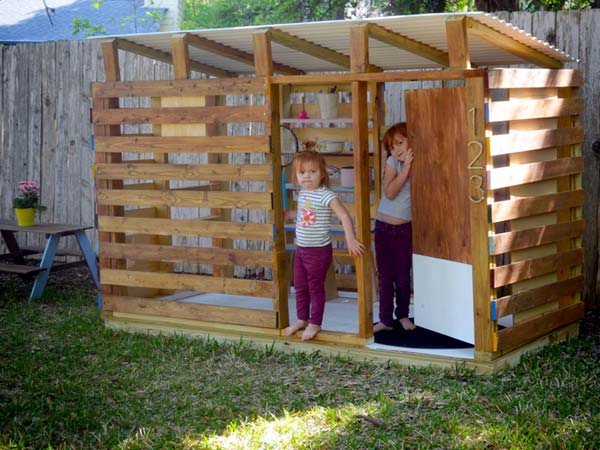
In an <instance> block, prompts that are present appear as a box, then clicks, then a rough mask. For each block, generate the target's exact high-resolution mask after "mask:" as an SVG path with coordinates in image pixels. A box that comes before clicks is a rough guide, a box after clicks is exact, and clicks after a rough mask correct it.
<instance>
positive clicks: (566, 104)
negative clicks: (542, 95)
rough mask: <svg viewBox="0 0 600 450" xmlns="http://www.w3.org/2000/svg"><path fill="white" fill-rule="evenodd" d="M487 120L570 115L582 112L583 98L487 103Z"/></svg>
mask: <svg viewBox="0 0 600 450" xmlns="http://www.w3.org/2000/svg"><path fill="white" fill-rule="evenodd" d="M488 108H489V116H488V122H504V121H506V120H526V119H540V118H544V117H560V116H572V115H576V114H581V113H582V112H583V99H582V98H579V97H573V98H556V99H544V100H511V101H505V102H491V103H489V104H488Z"/></svg>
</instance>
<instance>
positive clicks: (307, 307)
mask: <svg viewBox="0 0 600 450" xmlns="http://www.w3.org/2000/svg"><path fill="white" fill-rule="evenodd" d="M332 258H333V250H332V246H331V244H329V245H326V246H325V247H299V246H298V247H296V257H295V258H294V288H295V289H296V315H297V317H298V320H307V321H308V322H309V323H311V324H313V325H318V326H321V323H322V322H323V312H324V311H325V278H326V277H327V271H328V270H329V265H330V264H331V259H332ZM309 313H310V316H309Z"/></svg>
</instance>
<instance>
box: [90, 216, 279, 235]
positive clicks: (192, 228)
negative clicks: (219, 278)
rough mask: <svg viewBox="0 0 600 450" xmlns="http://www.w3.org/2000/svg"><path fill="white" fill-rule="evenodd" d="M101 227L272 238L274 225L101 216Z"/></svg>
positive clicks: (127, 231)
mask: <svg viewBox="0 0 600 450" xmlns="http://www.w3.org/2000/svg"><path fill="white" fill-rule="evenodd" d="M98 228H99V231H107V232H113V233H141V234H157V235H161V236H205V237H220V238H224V239H226V238H230V239H250V240H262V241H271V240H272V238H273V225H272V224H262V223H242V222H220V221H216V220H215V221H212V220H211V221H202V220H197V219H185V220H175V219H144V218H137V217H108V216H99V217H98Z"/></svg>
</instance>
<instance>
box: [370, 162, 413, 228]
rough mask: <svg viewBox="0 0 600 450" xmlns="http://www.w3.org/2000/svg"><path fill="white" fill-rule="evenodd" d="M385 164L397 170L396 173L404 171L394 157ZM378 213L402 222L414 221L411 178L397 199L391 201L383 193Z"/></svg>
mask: <svg viewBox="0 0 600 450" xmlns="http://www.w3.org/2000/svg"><path fill="white" fill-rule="evenodd" d="M385 164H386V165H388V166H392V167H393V168H394V169H395V170H396V173H400V171H401V170H402V163H401V162H400V161H398V160H397V159H396V158H394V157H393V156H389V157H388V159H387V161H386V162H385ZM377 212H379V213H381V214H385V215H387V216H392V217H396V218H398V219H402V220H412V211H411V206H410V178H409V179H408V180H406V183H404V186H402V189H400V192H398V195H396V197H395V198H393V199H391V200H390V199H389V198H387V197H386V196H385V194H384V193H383V192H382V193H381V201H380V202H379V208H378V209H377Z"/></svg>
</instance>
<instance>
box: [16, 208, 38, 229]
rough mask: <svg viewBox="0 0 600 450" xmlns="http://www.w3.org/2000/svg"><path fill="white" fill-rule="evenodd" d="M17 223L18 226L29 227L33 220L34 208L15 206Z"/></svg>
mask: <svg viewBox="0 0 600 450" xmlns="http://www.w3.org/2000/svg"><path fill="white" fill-rule="evenodd" d="M15 213H16V215H17V224H18V225H19V226H20V227H30V226H31V225H33V222H34V221H35V208H15Z"/></svg>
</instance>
